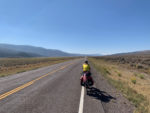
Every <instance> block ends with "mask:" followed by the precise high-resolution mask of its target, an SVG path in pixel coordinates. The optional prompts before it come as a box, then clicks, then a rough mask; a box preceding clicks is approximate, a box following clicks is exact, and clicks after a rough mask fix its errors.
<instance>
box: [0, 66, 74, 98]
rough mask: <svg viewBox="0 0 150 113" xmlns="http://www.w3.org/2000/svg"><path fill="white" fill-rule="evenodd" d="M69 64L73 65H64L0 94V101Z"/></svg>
mask: <svg viewBox="0 0 150 113" xmlns="http://www.w3.org/2000/svg"><path fill="white" fill-rule="evenodd" d="M71 64H73V63H70V64H67V65H65V66H62V67H60V68H59V69H56V70H54V71H52V72H49V73H47V74H45V75H42V76H41V77H38V78H36V79H34V80H32V81H30V82H27V83H25V84H23V85H21V86H19V87H17V88H15V89H13V90H11V91H8V92H6V93H4V94H1V95H0V100H2V99H4V98H6V97H8V96H9V95H12V94H14V93H16V92H18V91H20V90H22V89H24V88H26V87H28V86H30V85H32V84H34V83H35V82H36V81H39V80H40V79H42V78H44V77H46V76H48V75H51V74H54V73H56V72H58V71H60V70H63V69H65V68H66V67H68V66H69V65H71Z"/></svg>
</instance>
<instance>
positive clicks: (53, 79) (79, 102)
mask: <svg viewBox="0 0 150 113" xmlns="http://www.w3.org/2000/svg"><path fill="white" fill-rule="evenodd" d="M83 62H84V59H76V60H72V61H67V62H64V63H59V64H55V65H52V66H48V67H44V68H40V69H36V70H32V71H28V72H24V73H19V74H16V75H11V76H7V77H2V78H0V113H133V107H131V106H132V105H131V104H130V103H129V102H128V101H127V100H126V99H125V98H124V97H123V96H122V94H120V93H118V92H117V91H116V90H115V89H114V88H113V87H112V86H110V85H109V84H108V83H107V81H106V80H105V79H104V78H103V77H102V76H100V75H99V74H98V73H97V72H96V71H95V69H93V68H92V73H93V78H94V81H95V85H94V86H93V87H92V88H91V91H90V94H89V95H87V92H86V89H85V88H84V87H81V86H80V76H81V72H82V68H81V67H82V63H83Z"/></svg>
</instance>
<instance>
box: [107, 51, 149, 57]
mask: <svg viewBox="0 0 150 113" xmlns="http://www.w3.org/2000/svg"><path fill="white" fill-rule="evenodd" d="M146 55H148V56H150V50H144V51H135V52H128V53H118V54H112V55H110V56H146Z"/></svg>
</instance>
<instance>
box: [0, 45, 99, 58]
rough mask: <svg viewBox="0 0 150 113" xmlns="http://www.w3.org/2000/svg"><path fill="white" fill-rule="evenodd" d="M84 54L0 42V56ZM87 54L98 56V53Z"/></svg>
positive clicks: (65, 55)
mask: <svg viewBox="0 0 150 113" xmlns="http://www.w3.org/2000/svg"><path fill="white" fill-rule="evenodd" d="M71 56H86V55H84V54H72V53H67V52H63V51H60V50H54V49H45V48H42V47H35V46H26V45H11V44H0V57H71ZM87 56H100V55H98V54H94V55H87Z"/></svg>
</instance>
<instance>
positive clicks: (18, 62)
mask: <svg viewBox="0 0 150 113" xmlns="http://www.w3.org/2000/svg"><path fill="white" fill-rule="evenodd" d="M72 59H74V58H71V57H69V58H1V59H0V77H4V76H7V75H12V74H16V73H21V72H25V71H29V70H33V69H37V68H40V67H44V66H49V65H53V64H56V63H60V62H64V61H68V60H72Z"/></svg>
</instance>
